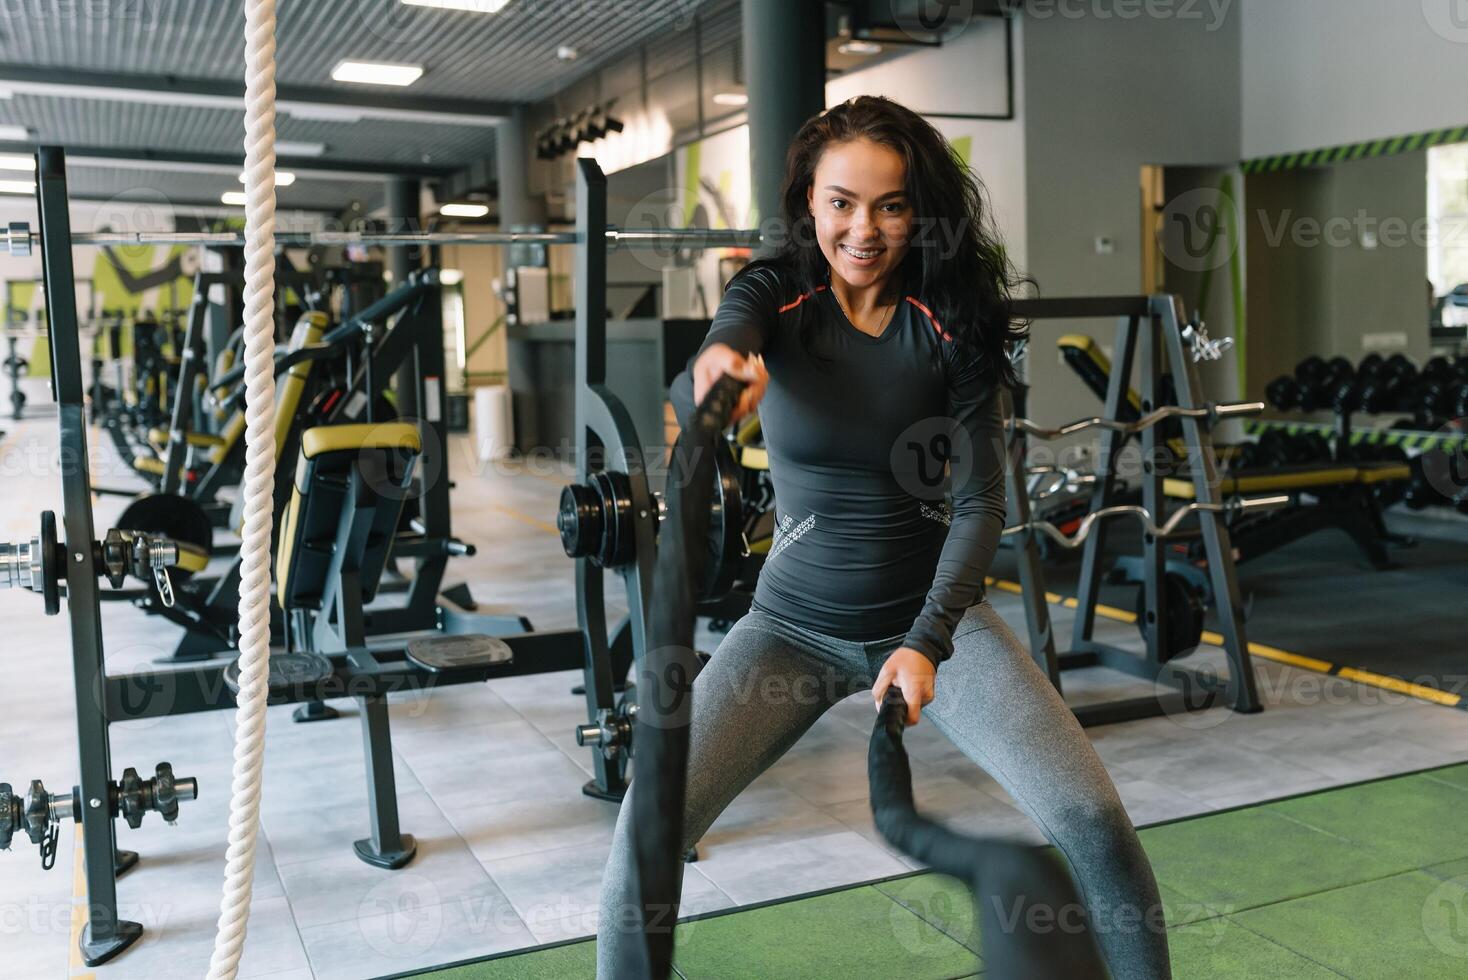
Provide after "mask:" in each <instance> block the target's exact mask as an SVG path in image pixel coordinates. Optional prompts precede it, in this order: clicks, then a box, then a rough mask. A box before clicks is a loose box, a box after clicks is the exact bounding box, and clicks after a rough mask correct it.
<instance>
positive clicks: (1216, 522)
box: [1151, 295, 1264, 713]
mask: <svg viewBox="0 0 1468 980" xmlns="http://www.w3.org/2000/svg"><path fill="white" fill-rule="evenodd" d="M1151 302H1152V305H1153V308H1154V311H1155V314H1154V315H1155V316H1156V317H1158V318H1159V319H1160V320H1161V323H1162V336H1163V341H1164V342H1165V343H1166V344H1167V354H1168V359H1169V361H1170V362H1171V363H1172V380H1173V384H1174V385H1175V386H1176V388H1177V402H1178V404H1179V405H1185V406H1188V407H1197V406H1198V405H1200V403H1201V402H1202V385H1201V384H1200V382H1199V380H1198V372H1197V369H1196V368H1195V367H1194V366H1193V362H1192V361H1191V360H1190V358H1189V355H1188V352H1187V351H1186V350H1185V349H1184V348H1183V337H1182V322H1183V320H1182V316H1181V314H1180V312H1179V310H1178V307H1177V301H1176V298H1175V297H1172V296H1166V295H1163V296H1154V297H1153V298H1152V301H1151ZM1182 422H1183V433H1184V435H1185V436H1186V442H1187V446H1188V448H1189V450H1190V451H1191V452H1192V453H1193V454H1194V456H1195V457H1196V458H1194V459H1190V460H1189V461H1188V465H1189V469H1190V470H1191V471H1192V474H1193V498H1194V499H1195V500H1196V501H1198V502H1199V503H1202V504H1216V503H1219V502H1220V497H1221V494H1220V493H1219V489H1218V487H1219V477H1218V462H1217V459H1216V457H1215V456H1214V452H1213V434H1212V432H1211V431H1210V429H1209V427H1208V426H1207V425H1204V424H1203V423H1202V422H1200V421H1199V420H1198V419H1195V418H1186V417H1185V418H1183V420H1182ZM1198 523H1199V525H1200V527H1201V528H1202V531H1203V547H1204V552H1205V554H1206V555H1207V556H1208V576H1209V579H1210V580H1211V584H1212V586H1213V596H1214V608H1215V609H1216V610H1217V612H1218V626H1219V629H1220V630H1222V631H1223V649H1224V654H1225V656H1226V657H1227V659H1228V665H1229V672H1228V673H1229V677H1228V699H1229V706H1230V707H1231V708H1233V710H1235V711H1239V712H1246V713H1252V712H1256V711H1262V710H1264V706H1263V704H1261V703H1260V701H1259V690H1258V686H1257V684H1256V682H1255V680H1254V667H1253V663H1252V660H1251V657H1250V655H1249V639H1248V636H1247V635H1246V634H1245V632H1244V612H1243V610H1244V603H1243V598H1242V596H1241V595H1240V593H1239V577H1238V574H1237V572H1236V570H1235V567H1234V553H1233V542H1232V541H1231V540H1230V538H1229V533H1228V525H1227V524H1226V523H1225V522H1224V518H1223V515H1222V514H1219V513H1209V512H1206V511H1205V512H1203V513H1200V514H1199V515H1198Z"/></svg>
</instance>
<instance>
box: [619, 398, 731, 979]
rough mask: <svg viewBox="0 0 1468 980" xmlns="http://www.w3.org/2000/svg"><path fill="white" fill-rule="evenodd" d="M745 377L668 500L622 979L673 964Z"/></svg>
mask: <svg viewBox="0 0 1468 980" xmlns="http://www.w3.org/2000/svg"><path fill="white" fill-rule="evenodd" d="M743 390H744V382H742V381H740V380H738V379H736V378H733V377H730V376H728V375H725V376H724V377H723V378H721V379H719V381H717V382H716V383H715V384H714V386H713V388H712V389H711V390H710V391H709V393H708V394H707V395H706V396H705V397H704V400H703V402H702V404H700V405H699V406H698V408H697V410H696V411H695V412H694V415H693V418H692V419H690V420H689V422H688V425H687V427H686V428H684V429H683V431H682V432H681V433H679V435H678V441H677V443H676V444H675V445H674V447H673V456H672V460H671V465H670V467H669V470H668V480H667V486H666V487H665V488H664V491H663V500H664V502H665V503H666V504H667V508H668V509H667V516H666V517H665V518H664V519H663V526H662V529H661V531H660V532H659V538H660V543H659V547H658V551H657V565H656V567H655V568H654V570H653V579H652V606H651V611H650V614H649V616H648V630H647V653H646V654H645V656H644V657H643V663H642V665H641V667H640V669H639V671H638V675H637V723H636V729H635V733H634V735H633V739H632V744H633V745H635V746H636V747H637V756H636V763H635V765H636V772H635V780H634V782H635V783H636V786H637V792H636V793H634V794H633V799H632V815H631V816H632V828H633V852H634V856H635V862H636V865H635V867H634V869H633V874H632V888H631V891H632V893H633V895H634V905H633V908H634V910H635V916H636V921H635V922H628V921H626V918H627V915H626V912H625V910H620V909H617V910H607V912H610V913H613V914H618V916H619V919H618V921H617V922H616V923H615V924H614V927H615V928H619V929H628V928H629V927H633V926H635V927H636V931H637V932H638V933H639V934H640V935H639V937H632V936H629V937H627V938H628V941H627V942H624V943H622V944H620V947H619V949H620V955H619V956H618V959H617V963H616V965H615V968H616V973H615V976H616V977H617V978H618V980H641V978H651V980H665V978H666V977H667V976H668V975H669V973H670V972H671V971H672V967H673V925H674V923H675V922H676V921H677V920H678V898H679V880H680V878H681V871H682V864H683V800H684V796H685V794H686V790H687V784H688V724H689V719H690V717H691V714H692V697H691V694H692V690H693V677H694V675H695V674H697V673H698V658H697V655H696V654H695V653H694V650H693V629H694V624H695V620H696V611H697V605H698V599H697V596H698V595H699V592H700V590H701V587H702V579H703V578H704V577H705V576H706V575H710V574H713V571H714V570H713V569H709V568H706V567H704V566H705V565H707V561H706V556H707V549H708V545H707V543H706V542H707V538H708V528H709V507H710V506H711V505H712V502H713V495H714V487H715V483H716V482H717V480H716V470H715V465H714V447H715V444H716V443H715V440H717V439H720V438H722V437H723V431H724V429H725V428H727V427H728V425H729V419H730V416H731V415H732V414H733V412H734V407H735V404H736V403H737V402H738V400H739V395H740V394H741V393H742V392H743Z"/></svg>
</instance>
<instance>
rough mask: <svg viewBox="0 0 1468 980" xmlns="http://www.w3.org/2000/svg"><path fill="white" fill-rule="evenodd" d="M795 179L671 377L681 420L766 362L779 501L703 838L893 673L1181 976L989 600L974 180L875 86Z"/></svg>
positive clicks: (622, 864)
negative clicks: (765, 776)
mask: <svg viewBox="0 0 1468 980" xmlns="http://www.w3.org/2000/svg"><path fill="white" fill-rule="evenodd" d="M782 200H783V210H784V219H785V227H787V228H788V229H790V236H789V240H788V241H786V242H784V243H783V245H782V247H781V248H780V249H779V251H778V252H777V254H776V255H775V256H774V257H773V258H771V259H768V260H764V261H760V262H756V263H753V264H751V265H750V266H749V267H748V268H746V269H745V270H743V271H742V272H741V273H740V274H739V275H738V276H736V277H735V278H734V280H733V281H732V282H731V283H730V284H729V287H728V289H727V291H726V292H725V295H724V298H723V302H722V303H720V305H719V309H718V311H717V314H716V316H715V317H714V321H713V325H712V327H711V328H710V330H709V334H708V338H707V339H706V340H705V341H704V344H703V346H702V348H701V350H700V352H699V354H698V357H697V359H696V360H695V361H694V363H693V365H692V367H691V370H690V371H688V372H685V373H684V374H683V375H681V376H680V377H679V378H678V380H677V381H675V382H674V386H673V402H674V406H675V409H676V410H677V411H678V413H679V417H680V420H681V419H686V418H687V417H688V416H689V415H690V414H691V412H692V407H693V405H694V404H696V403H697V401H699V400H701V399H702V397H703V395H704V393H705V392H707V391H708V389H709V387H710V386H711V385H712V384H713V382H714V381H715V380H717V379H718V378H719V377H720V376H721V375H722V374H724V373H726V372H727V373H729V374H733V375H735V376H738V377H742V378H745V379H747V380H748V381H749V382H750V384H749V387H748V388H747V389H746V391H745V393H744V396H743V398H742V399H741V401H740V403H739V406H738V408H737V410H736V419H737V418H738V417H742V416H744V415H747V414H748V413H749V412H751V411H753V410H754V408H755V406H756V405H759V406H760V420H761V425H762V427H763V430H764V436H765V442H766V445H767V447H768V449H769V456H770V474H771V477H772V479H773V481H774V485H775V497H776V502H777V508H776V510H777V513H776V520H777V532H776V537H775V541H774V543H773V545H772V546H771V548H770V553H769V557H768V559H767V560H766V562H765V565H764V568H763V570H762V571H761V573H760V577H759V584H758V586H757V589H756V592H755V598H754V603H753V607H752V609H751V610H750V612H749V613H748V615H746V616H745V617H744V618H743V619H741V620H739V621H738V622H737V623H736V624H735V625H734V627H733V629H731V630H730V631H729V633H728V635H727V636H725V637H724V640H723V642H722V643H720V644H719V647H718V650H717V652H716V653H715V654H714V656H713V659H712V660H711V661H710V662H709V664H708V666H707V667H706V668H705V669H704V671H703V672H702V673H701V674H700V675H699V676H698V678H697V679H696V681H695V682H694V685H693V725H692V729H691V732H690V750H689V751H690V756H689V765H688V795H687V811H686V818H685V828H684V829H685V833H686V835H687V840H688V844H689V845H690V846H691V845H692V844H693V843H694V842H696V841H697V840H698V839H699V838H700V837H701V836H702V835H703V833H704V832H705V831H706V830H707V829H708V827H709V826H710V825H711V824H712V823H713V821H714V819H715V818H716V817H717V816H718V815H719V813H720V812H721V811H722V810H723V809H724V808H725V807H726V806H728V805H729V803H730V802H731V801H732V800H733V799H734V798H735V796H737V795H738V794H739V792H740V791H741V790H742V789H744V787H746V786H747V785H749V783H750V782H751V781H753V780H754V778H755V777H756V776H758V775H759V774H760V773H762V772H763V771H764V770H765V769H767V768H769V767H770V766H771V765H773V764H774V763H775V761H776V760H778V759H779V758H780V756H781V755H782V754H784V752H785V751H786V750H787V749H789V748H790V747H791V746H792V745H794V744H795V742H796V741H797V740H798V739H799V738H800V736H801V735H802V734H803V733H804V732H805V731H806V730H807V729H809V728H810V727H811V725H813V724H814V723H815V721H816V720H817V719H818V718H819V717H820V716H821V714H822V713H823V712H825V711H826V710H827V709H828V708H830V707H831V706H832V705H834V704H836V703H838V702H839V701H841V700H842V699H844V698H845V697H847V696H849V695H850V694H853V693H855V692H857V691H861V690H865V689H867V688H871V690H872V697H873V700H874V701H875V702H876V704H877V705H880V704H881V703H882V698H883V695H884V694H885V692H886V691H887V689H888V688H892V687H895V688H897V689H900V690H901V691H902V694H903V696H904V700H905V701H906V702H907V704H908V706H909V707H908V711H909V718H908V724H909V725H913V724H917V723H918V721H919V719H920V718H930V719H932V721H933V723H934V724H935V725H936V726H937V728H938V730H939V731H941V732H942V733H943V734H944V735H945V736H947V737H948V739H949V740H950V741H952V742H953V743H954V744H955V745H957V746H958V747H959V749H960V750H962V751H963V752H964V754H965V755H967V756H968V757H969V758H970V759H972V760H973V761H974V762H975V763H977V764H978V765H979V766H980V767H982V768H983V769H984V770H986V771H987V772H988V773H989V774H990V775H991V776H993V777H994V778H995V779H996V780H997V781H998V782H999V783H1000V785H1002V786H1003V787H1004V788H1005V790H1006V791H1008V792H1009V794H1010V795H1011V796H1012V797H1013V798H1014V799H1015V801H1016V803H1017V804H1018V805H1019V806H1020V807H1021V808H1022V809H1023V810H1024V811H1025V812H1026V813H1028V814H1029V816H1030V817H1031V818H1032V819H1033V820H1034V821H1035V823H1036V824H1037V825H1038V826H1039V827H1040V828H1041V830H1042V831H1043V832H1044V833H1045V835H1046V836H1047V837H1048V838H1049V839H1050V841H1051V842H1052V843H1053V844H1054V845H1055V846H1056V847H1057V848H1058V849H1059V850H1060V851H1061V852H1062V853H1063V854H1064V855H1065V856H1066V858H1067V859H1068V860H1069V862H1070V864H1071V868H1072V871H1073V873H1074V875H1075V877H1076V879H1077V882H1078V884H1079V885H1080V887H1081V893H1082V895H1083V896H1084V898H1085V900H1086V903H1087V906H1088V908H1089V910H1090V913H1091V915H1090V919H1091V922H1090V924H1091V926H1092V928H1093V930H1094V931H1095V934H1096V938H1097V940H1098V943H1099V944H1100V947H1101V949H1102V952H1103V955H1104V956H1105V957H1106V959H1107V962H1108V965H1109V967H1110V969H1111V972H1112V974H1113V975H1114V976H1116V977H1118V978H1132V977H1136V978H1157V977H1168V976H1169V975H1170V972H1169V967H1168V954H1167V940H1166V935H1165V932H1164V931H1163V927H1162V922H1161V918H1162V916H1161V904H1160V901H1159V899H1158V892H1157V884H1156V881H1155V880H1154V879H1153V876H1152V870H1151V867H1150V865H1149V864H1148V862H1147V858H1146V855H1145V854H1144V853H1143V851H1142V847H1141V844H1140V843H1139V842H1138V840H1137V836H1136V833H1135V831H1134V830H1133V828H1132V825H1131V822H1130V820H1129V819H1128V818H1127V814H1126V811H1125V809H1123V807H1122V804H1121V801H1120V799H1119V798H1118V796H1117V794H1116V789H1115V787H1114V786H1113V785H1112V783H1111V780H1110V778H1109V777H1108V776H1107V773H1106V770H1105V768H1104V767H1103V766H1102V764H1101V761H1100V759H1098V758H1097V756H1096V754H1095V752H1094V751H1093V750H1092V748H1091V744H1090V742H1089V741H1088V740H1087V738H1086V736H1085V734H1084V732H1083V731H1082V730H1081V728H1080V726H1079V724H1078V723H1077V722H1076V720H1075V717H1074V716H1073V715H1072V714H1071V712H1070V711H1069V710H1068V709H1067V708H1066V706H1065V704H1064V702H1063V701H1062V700H1061V698H1060V696H1059V695H1058V694H1057V692H1056V691H1055V689H1054V687H1053V686H1051V684H1050V683H1049V681H1048V679H1047V678H1046V677H1045V676H1044V674H1043V673H1041V672H1040V670H1039V669H1038V668H1037V667H1036V666H1035V664H1034V662H1033V661H1032V660H1031V659H1030V656H1029V654H1028V653H1027V652H1026V650H1025V649H1024V647H1023V646H1021V645H1020V643H1019V641H1018V640H1017V639H1016V638H1015V636H1014V634H1013V633H1012V632H1010V630H1009V628H1008V627H1007V626H1006V625H1005V624H1004V622H1003V621H1002V620H1001V619H1000V618H999V616H998V615H997V614H996V613H995V612H994V610H993V609H992V608H991V607H990V606H989V604H988V602H986V601H985V599H984V593H983V583H984V575H985V572H986V571H987V570H988V568H989V564H990V562H991V560H992V559H993V556H994V551H995V548H996V547H997V545H998V542H999V535H1000V532H1001V530H1002V529H1003V526H1004V517H1005V499H1004V494H1005V491H1004V460H1005V456H1004V439H1003V432H1002V428H1001V423H1000V418H999V408H998V398H997V392H998V390H999V388H1000V387H1001V386H1004V385H1009V386H1013V385H1016V384H1018V378H1017V377H1016V375H1015V372H1014V369H1013V367H1012V365H1011V363H1010V361H1009V359H1008V357H1007V350H1008V348H1009V345H1010V344H1011V343H1012V342H1013V341H1015V340H1017V339H1018V338H1019V337H1021V336H1023V333H1022V330H1021V329H1020V328H1018V327H1017V326H1016V325H1015V324H1013V323H1012V322H1011V320H1010V318H1009V314H1008V308H1007V302H1008V299H1009V290H1010V288H1011V286H1013V285H1014V284H1015V283H1016V282H1017V280H1016V278H1015V276H1014V274H1013V273H1012V271H1011V270H1010V268H1009V266H1008V263H1007V262H1006V260H1005V258H1004V253H1003V250H1002V248H1001V246H1000V245H999V243H998V241H997V240H996V237H995V236H994V235H993V234H992V233H991V232H990V231H989V229H988V227H987V224H988V222H987V213H986V208H985V205H984V203H983V196H982V189H981V186H980V184H979V182H978V181H977V179H976V178H975V177H974V175H973V173H972V172H971V171H970V170H969V169H968V168H967V167H965V166H964V165H963V164H962V163H961V162H960V161H959V160H958V159H957V157H956V156H955V154H954V152H953V150H952V148H951V147H950V146H949V145H948V144H947V142H946V141H945V140H944V139H943V137H942V136H941V135H940V134H939V133H938V132H937V130H935V129H934V128H933V127H932V126H930V125H929V124H928V123H927V122H926V121H925V120H923V119H922V118H921V117H920V116H918V115H917V114H915V113H913V112H911V111H910V110H908V109H905V108H903V107H901V106H899V105H897V104H896V103H894V102H891V101H889V100H887V99H882V98H872V97H862V98H857V99H853V100H852V101H850V102H847V103H845V104H843V105H839V106H836V107H835V108H833V109H830V110H829V111H827V112H826V113H824V114H822V115H821V116H818V117H816V118H814V119H811V120H810V121H809V122H807V123H806V125H805V126H804V127H803V128H802V129H801V131H800V133H799V134H798V135H797V136H796V138H795V142H794V144H793V145H792V146H791V149H790V155H789V165H788V168H787V177H786V183H785V188H784V191H783V199H782ZM945 463H946V464H947V473H946V475H945V473H944V464H945ZM945 490H946V491H948V492H949V493H950V494H951V499H952V507H951V508H950V507H949V506H947V504H946V503H945V499H944V497H945V494H944V491H945ZM940 666H941V668H942V681H941V683H939V682H938V674H939V668H940ZM633 791H634V792H635V791H636V783H635V781H634V784H633ZM631 810H632V808H631V806H630V805H628V804H627V803H626V802H625V801H624V803H623V806H622V812H621V819H619V821H618V824H617V830H616V836H615V838H614V841H613V846H612V854H611V858H610V860H609V862H608V864H607V870H606V875H605V877H604V879H603V885H602V917H601V927H600V935H599V948H598V975H599V976H601V977H602V978H604V980H607V978H610V977H611V964H613V963H614V962H615V959H616V957H615V947H616V944H617V943H619V942H620V941H622V940H623V939H624V938H625V936H626V933H625V932H624V931H622V930H623V929H625V928H626V924H627V923H629V922H632V921H636V920H635V917H633V916H629V915H627V914H626V909H627V907H628V906H629V905H630V904H632V902H633V900H632V898H631V896H630V894H629V891H628V876H627V872H628V869H629V868H630V866H631V828H630V824H629V819H628V816H629V814H630V813H631ZM1073 920H1074V916H1073V915H1072V916H1071V917H1070V919H1069V921H1073ZM619 923H621V924H622V925H621V928H619V925H618V924H619Z"/></svg>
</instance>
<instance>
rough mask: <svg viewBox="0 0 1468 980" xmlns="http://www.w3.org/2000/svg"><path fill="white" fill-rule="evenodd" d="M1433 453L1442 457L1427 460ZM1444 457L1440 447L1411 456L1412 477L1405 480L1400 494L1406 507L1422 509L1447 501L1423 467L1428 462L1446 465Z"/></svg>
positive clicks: (1435, 464)
mask: <svg viewBox="0 0 1468 980" xmlns="http://www.w3.org/2000/svg"><path fill="white" fill-rule="evenodd" d="M1434 453H1439V454H1442V455H1443V457H1444V459H1434V460H1431V461H1429V460H1428V457H1429V456H1430V455H1432V454H1434ZM1445 457H1446V453H1444V452H1443V450H1441V449H1429V450H1427V452H1425V453H1422V454H1420V455H1418V456H1414V457H1412V462H1411V466H1412V478H1411V479H1410V480H1409V481H1407V489H1406V491H1405V492H1404V493H1403V494H1402V500H1403V501H1404V502H1405V503H1406V505H1407V506H1408V507H1410V508H1412V509H1413V510H1422V509H1423V508H1425V507H1432V506H1435V505H1437V504H1443V503H1447V502H1448V498H1447V497H1445V496H1443V495H1442V493H1440V492H1439V491H1438V489H1437V487H1435V486H1433V482H1432V481H1431V480H1429V479H1428V478H1427V473H1426V469H1425V467H1426V466H1427V465H1429V462H1430V463H1431V465H1433V466H1438V465H1446V461H1445Z"/></svg>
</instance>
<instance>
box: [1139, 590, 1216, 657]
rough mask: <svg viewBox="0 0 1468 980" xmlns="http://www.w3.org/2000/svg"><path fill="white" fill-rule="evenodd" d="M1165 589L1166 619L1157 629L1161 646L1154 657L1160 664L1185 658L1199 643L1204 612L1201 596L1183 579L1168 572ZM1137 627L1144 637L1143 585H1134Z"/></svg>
mask: <svg viewBox="0 0 1468 980" xmlns="http://www.w3.org/2000/svg"><path fill="white" fill-rule="evenodd" d="M1162 587H1163V588H1164V589H1165V590H1166V595H1165V596H1164V601H1165V602H1166V604H1167V621H1166V622H1165V623H1163V624H1162V629H1161V630H1160V631H1159V638H1160V641H1161V649H1159V650H1158V651H1157V657H1158V659H1159V660H1161V661H1162V662H1163V663H1167V662H1168V661H1170V660H1177V659H1179V658H1182V657H1186V656H1187V655H1188V654H1190V653H1192V652H1193V651H1194V650H1196V649H1198V644H1199V643H1201V642H1203V616H1204V614H1205V613H1206V612H1207V609H1206V607H1205V606H1204V604H1203V597H1202V596H1201V595H1199V593H1198V590H1197V589H1196V588H1194V587H1193V585H1192V584H1191V583H1189V582H1188V580H1187V579H1185V578H1183V577H1182V576H1181V575H1174V574H1172V573H1168V574H1167V575H1166V576H1165V577H1164V578H1163V583H1162ZM1136 610H1137V630H1138V632H1140V633H1141V634H1142V636H1143V637H1145V636H1146V635H1147V634H1146V630H1147V587H1146V586H1145V585H1140V586H1138V587H1137V605H1136Z"/></svg>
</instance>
